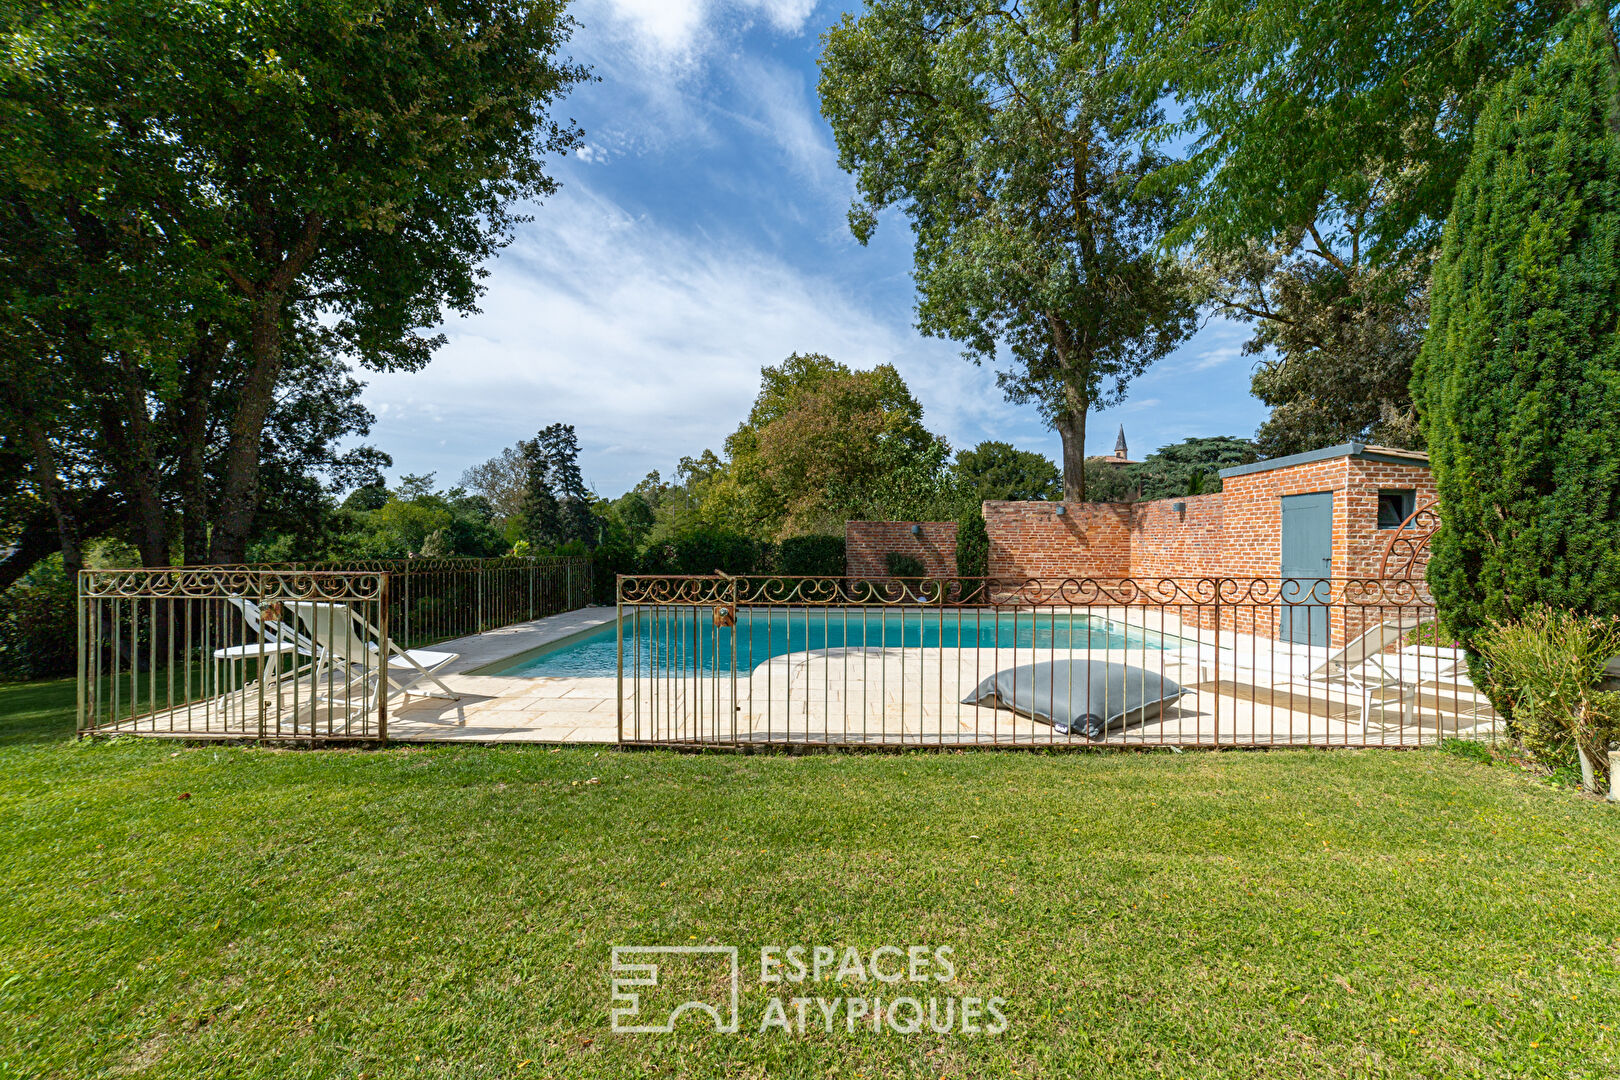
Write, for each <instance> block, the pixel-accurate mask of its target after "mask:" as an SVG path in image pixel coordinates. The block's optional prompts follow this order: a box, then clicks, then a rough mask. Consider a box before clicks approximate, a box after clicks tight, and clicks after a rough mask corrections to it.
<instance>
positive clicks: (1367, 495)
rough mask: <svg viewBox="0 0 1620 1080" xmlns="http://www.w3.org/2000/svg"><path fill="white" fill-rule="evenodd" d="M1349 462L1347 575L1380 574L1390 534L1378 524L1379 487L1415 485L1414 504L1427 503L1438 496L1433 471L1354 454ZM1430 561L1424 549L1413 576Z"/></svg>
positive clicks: (1417, 574) (1346, 491)
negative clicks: (1354, 456) (1415, 497)
mask: <svg viewBox="0 0 1620 1080" xmlns="http://www.w3.org/2000/svg"><path fill="white" fill-rule="evenodd" d="M1349 466H1350V468H1349V471H1348V473H1347V474H1346V478H1345V504H1346V506H1347V507H1348V508H1349V510H1350V513H1349V522H1350V524H1349V526H1348V528H1347V529H1346V545H1345V576H1347V577H1377V576H1378V564H1379V563H1380V562H1382V561H1383V558H1384V548H1385V546H1386V545H1387V544H1388V543H1389V538H1390V536H1391V533H1390V531H1389V530H1387V529H1380V528H1378V491H1379V489H1380V488H1410V489H1413V490H1415V491H1416V492H1417V501H1416V503H1415V504H1414V505H1416V506H1418V507H1423V506H1427V505H1428V504H1429V503H1432V502H1434V500H1435V498H1436V492H1435V489H1434V474H1433V473H1431V472H1430V471H1429V470H1428V469H1425V468H1423V467H1422V466H1418V465H1397V464H1394V463H1393V462H1388V461H1366V460H1360V459H1356V458H1351V459H1350V460H1349ZM1335 524H1337V522H1335ZM1404 561H1405V560H1402V565H1403V566H1404ZM1427 564H1428V552H1427V549H1425V551H1424V554H1423V557H1422V558H1421V559H1420V560H1419V562H1418V565H1417V566H1416V567H1415V568H1414V570H1413V573H1412V576H1414V577H1422V576H1423V569H1424V567H1425V566H1426V565H1427ZM1335 572H1337V571H1335Z"/></svg>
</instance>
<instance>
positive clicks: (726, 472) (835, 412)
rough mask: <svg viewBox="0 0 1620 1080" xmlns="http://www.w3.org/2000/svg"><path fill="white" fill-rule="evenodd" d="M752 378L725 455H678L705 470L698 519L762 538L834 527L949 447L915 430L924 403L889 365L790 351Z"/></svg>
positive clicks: (935, 467) (927, 467)
mask: <svg viewBox="0 0 1620 1080" xmlns="http://www.w3.org/2000/svg"><path fill="white" fill-rule="evenodd" d="M760 383H761V385H760V391H759V395H758V397H756V398H755V399H754V405H753V408H752V409H750V410H749V413H748V418H747V419H746V420H744V421H743V423H742V424H741V425H739V426H738V428H737V430H736V431H735V432H733V433H732V434H731V435H730V436H728V437H727V439H726V442H725V451H726V459H725V461H724V462H722V461H721V460H720V459H719V458H717V457H715V456H714V455H713V454H709V453H708V452H705V458H704V459H702V460H701V461H693V462H691V463H690V467H688V463H685V462H683V472H686V471H700V472H701V473H702V474H703V475H701V477H698V478H696V483H697V486H698V487H699V488H700V489H701V500H702V509H701V511H700V512H701V515H702V517H703V519H704V520H706V521H709V522H711V523H713V524H720V525H727V526H730V527H732V528H734V529H737V530H738V531H740V532H742V533H746V534H748V535H755V536H758V537H760V538H761V539H767V540H775V539H778V538H780V537H783V536H791V535H794V534H796V533H804V532H820V531H825V530H827V529H831V528H834V527H835V526H836V528H837V529H838V530H840V531H841V530H842V528H843V521H844V516H845V515H848V514H852V513H860V512H863V511H866V512H870V510H869V507H870V505H871V502H870V500H871V498H872V497H873V496H874V495H875V494H877V493H880V492H882V491H885V490H890V489H894V488H897V487H898V488H900V489H902V490H904V489H906V488H907V486H908V485H915V484H916V483H917V482H918V476H917V474H918V473H919V472H920V473H921V474H923V475H924V476H925V477H926V478H932V477H933V476H934V475H935V474H937V473H939V472H940V471H941V470H942V469H943V467H944V463H945V457H946V455H947V454H948V448H947V447H946V446H945V444H944V442H943V441H942V440H940V439H939V438H937V437H936V436H934V435H933V434H931V433H930V432H929V431H928V430H927V429H926V428H924V427H923V423H922V406H921V405H919V404H918V403H917V399H916V398H914V397H912V395H911V391H910V389H909V388H907V386H906V384H905V380H903V379H902V378H901V377H900V373H899V372H898V371H896V370H895V369H894V367H893V366H891V365H889V364H880V365H878V366H877V367H875V368H872V369H871V370H869V371H856V370H853V369H851V368H849V367H848V366H847V365H845V364H841V363H839V362H838V361H836V360H833V359H831V358H830V357H826V356H822V355H820V354H815V353H807V354H803V355H801V354H798V353H795V354H793V355H792V356H789V357H788V358H787V359H786V360H784V361H783V362H782V363H781V364H779V365H776V366H768V367H765V368H763V369H762V370H761V372H760ZM889 501H891V502H892V501H893V500H892V499H891V500H889Z"/></svg>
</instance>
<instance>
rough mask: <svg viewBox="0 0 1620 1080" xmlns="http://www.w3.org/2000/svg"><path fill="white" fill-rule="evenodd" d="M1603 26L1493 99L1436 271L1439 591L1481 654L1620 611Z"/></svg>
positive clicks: (1594, 21) (1433, 367)
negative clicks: (1487, 645)
mask: <svg viewBox="0 0 1620 1080" xmlns="http://www.w3.org/2000/svg"><path fill="white" fill-rule="evenodd" d="M1605 14H1606V9H1605V8H1602V7H1595V8H1593V9H1591V10H1590V11H1589V12H1585V13H1583V14H1581V15H1579V16H1572V17H1571V19H1570V23H1569V25H1570V27H1571V29H1570V33H1569V35H1568V37H1567V38H1566V39H1565V40H1564V41H1562V42H1560V43H1558V44H1556V45H1554V46H1553V47H1552V48H1551V49H1550V50H1549V51H1548V52H1547V53H1546V55H1545V56H1544V57H1543V58H1542V59H1541V61H1540V62H1539V64H1537V65H1536V66H1535V67H1534V68H1533V69H1531V68H1524V69H1521V70H1520V71H1518V72H1517V73H1516V74H1514V75H1513V77H1512V78H1510V79H1508V80H1507V81H1506V82H1504V83H1502V84H1501V86H1500V87H1499V88H1498V89H1497V90H1496V91H1495V93H1494V95H1493V96H1492V98H1491V100H1490V102H1489V104H1488V105H1487V106H1486V108H1485V111H1484V113H1483V114H1482V115H1481V117H1480V119H1479V122H1478V124H1477V125H1476V127H1475V134H1474V145H1473V150H1472V155H1471V157H1470V158H1469V162H1468V167H1467V170H1466V172H1465V173H1464V175H1463V177H1462V179H1461V181H1460V182H1459V184H1458V186H1457V192H1456V201H1455V203H1454V204H1453V207H1452V211H1451V216H1450V218H1449V219H1448V220H1447V222H1446V226H1445V235H1444V244H1443V247H1442V251H1441V254H1440V257H1439V260H1438V262H1437V263H1436V264H1435V269H1434V275H1433V285H1432V294H1431V295H1432V311H1431V318H1430V322H1429V330H1428V333H1427V335H1426V337H1425V339H1424V343H1423V350H1422V353H1421V354H1420V356H1419V358H1418V362H1417V366H1416V368H1415V369H1414V374H1413V380H1412V391H1413V399H1414V401H1415V402H1416V404H1417V407H1418V410H1419V413H1420V415H1421V417H1422V421H1423V426H1424V432H1425V435H1426V437H1427V442H1428V447H1429V453H1430V455H1431V458H1432V461H1433V466H1434V478H1435V485H1436V488H1437V489H1438V493H1439V497H1440V502H1441V504H1442V506H1443V507H1444V519H1445V520H1444V525H1443V526H1442V528H1441V529H1440V531H1439V533H1437V534H1436V536H1435V537H1434V541H1433V544H1432V557H1431V559H1430V561H1429V567H1428V579H1429V584H1430V585H1431V587H1432V588H1433V591H1434V596H1435V599H1436V601H1437V602H1438V603H1439V606H1440V611H1441V613H1442V616H1443V617H1444V620H1445V623H1446V626H1447V627H1448V628H1449V629H1450V630H1452V631H1453V632H1455V633H1456V634H1457V636H1458V637H1459V638H1460V639H1461V640H1462V642H1463V643H1464V644H1465V645H1467V646H1469V647H1470V648H1471V649H1472V650H1473V651H1474V652H1476V653H1477V652H1479V651H1480V650H1479V649H1478V648H1477V647H1476V644H1475V643H1476V637H1477V636H1480V635H1482V634H1483V633H1485V632H1486V628H1487V627H1489V626H1490V625H1491V623H1492V622H1493V621H1495V620H1512V619H1516V618H1519V617H1521V616H1523V615H1525V613H1526V612H1527V610H1528V609H1529V608H1530V607H1531V606H1532V605H1535V604H1549V605H1552V606H1554V607H1557V608H1560V609H1563V610H1568V611H1585V612H1591V613H1594V614H1617V613H1620V514H1617V513H1616V510H1615V508H1616V506H1617V505H1620V424H1616V423H1615V422H1614V419H1613V418H1614V417H1615V416H1616V415H1617V414H1620V137H1617V136H1616V135H1615V134H1614V133H1613V132H1612V130H1611V128H1610V122H1609V115H1608V113H1609V102H1610V100H1611V95H1612V93H1613V91H1612V88H1611V84H1610V78H1611V73H1612V65H1613V59H1612V58H1613V53H1614V46H1613V43H1612V39H1610V38H1609V37H1608V32H1607V27H1606V25H1605V18H1604V16H1605ZM1604 417H1608V418H1609V419H1607V420H1605V419H1603V418H1604ZM1542 625H1546V624H1545V623H1543V624H1542ZM1480 674H1481V675H1482V676H1483V673H1480ZM1485 678H1486V679H1487V681H1488V676H1487V677H1485ZM1476 681H1478V680H1476ZM1482 685H1483V684H1482Z"/></svg>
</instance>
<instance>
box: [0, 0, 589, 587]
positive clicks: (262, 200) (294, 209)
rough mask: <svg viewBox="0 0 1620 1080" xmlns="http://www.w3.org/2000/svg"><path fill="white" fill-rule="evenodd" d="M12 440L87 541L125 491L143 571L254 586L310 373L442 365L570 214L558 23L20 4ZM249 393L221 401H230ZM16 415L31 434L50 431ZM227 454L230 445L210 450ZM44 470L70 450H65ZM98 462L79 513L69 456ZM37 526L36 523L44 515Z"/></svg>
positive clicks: (553, 17)
mask: <svg viewBox="0 0 1620 1080" xmlns="http://www.w3.org/2000/svg"><path fill="white" fill-rule="evenodd" d="M0 20H3V23H4V25H3V27H0V31H3V35H4V36H3V41H4V44H3V46H0V48H4V50H5V57H4V61H5V62H4V63H3V64H0V69H3V71H4V75H3V76H0V122H3V123H4V124H5V125H6V127H7V130H8V137H7V138H6V139H5V140H4V141H3V143H0V213H4V214H5V215H6V229H5V233H6V236H7V240H6V242H5V247H4V249H3V251H0V259H3V260H4V266H5V269H6V270H7V272H8V274H7V276H8V284H9V287H10V290H11V292H10V295H9V296H8V298H7V299H8V302H10V303H11V304H12V307H11V308H10V312H11V314H9V315H8V317H7V319H6V325H5V327H4V331H5V333H6V336H7V339H8V343H10V342H16V343H20V344H21V345H22V346H23V348H22V350H21V351H20V352H19V353H17V354H15V355H14V356H13V357H12V358H11V361H10V362H11V363H12V364H14V365H16V366H17V367H18V368H19V369H20V370H19V371H18V372H17V374H18V375H19V376H20V377H19V378H18V379H16V380H15V383H14V385H15V386H17V387H18V388H19V389H18V392H17V393H16V394H14V395H13V397H12V399H11V400H10V401H9V402H8V403H7V405H6V406H5V407H4V412H3V414H0V419H3V421H4V423H5V428H4V434H5V438H6V440H7V442H8V444H10V443H11V442H13V441H15V442H17V443H19V444H21V445H23V446H24V447H26V448H27V449H28V452H29V473H30V478H31V486H32V488H33V490H34V491H35V492H37V494H38V498H39V500H40V501H41V503H42V504H44V507H48V508H49V509H50V510H51V511H52V512H53V513H54V514H55V516H56V517H58V518H61V517H63V515H64V514H65V515H66V516H67V517H68V518H69V519H73V518H75V517H77V519H78V520H68V521H67V522H66V524H63V525H62V526H61V527H60V528H59V529H58V532H59V534H60V537H61V539H62V544H63V550H64V554H67V553H68V551H69V548H70V546H71V545H70V541H77V540H78V539H79V538H81V537H82V535H83V534H84V533H85V532H86V530H87V529H91V528H94V527H96V525H97V524H98V523H96V522H90V521H87V520H85V507H86V506H87V505H88V503H89V501H90V500H91V499H92V498H93V497H94V496H95V494H96V493H97V492H98V491H102V490H108V489H110V490H112V491H114V492H116V494H117V500H118V501H119V502H120V503H122V504H123V505H125V506H127V507H128V508H129V509H128V512H127V514H126V521H125V526H126V528H127V529H128V530H129V531H130V533H131V534H132V535H133V538H134V539H135V540H136V542H137V544H138V546H139V547H140V549H141V553H142V558H143V560H145V561H146V562H148V563H163V562H166V561H168V558H169V557H170V553H171V552H172V550H173V548H174V542H173V537H171V536H170V535H169V529H170V521H171V520H172V518H173V516H174V514H173V507H175V506H178V508H179V510H180V517H181V519H182V526H181V532H182V535H183V544H182V546H183V549H184V550H183V554H184V557H185V558H186V559H188V560H192V561H195V560H197V559H200V558H203V557H207V558H210V559H212V560H214V561H225V562H234V561H239V560H240V559H242V558H243V557H244V555H245V553H246V549H247V544H248V540H249V537H250V535H251V533H252V530H253V526H254V517H255V512H256V510H257V507H258V505H259V502H260V499H261V479H262V462H263V460H264V458H265V450H266V446H265V437H266V423H267V421H268V420H269V418H270V417H271V416H272V414H273V412H274V410H275V408H276V404H277V400H278V395H279V394H281V393H282V392H283V389H284V387H285V386H286V384H287V378H288V376H289V372H291V371H293V370H294V369H296V368H298V367H299V366H300V364H302V363H304V362H305V361H304V360H302V359H301V358H302V357H315V356H326V357H336V356H341V357H344V358H345V359H347V360H349V361H352V362H357V363H359V364H360V365H363V366H365V367H369V368H372V369H375V370H387V369H411V368H416V367H420V366H421V365H422V364H424V363H426V362H427V360H428V358H429V357H430V356H431V354H432V351H433V349H434V347H435V346H436V344H437V343H438V340H439V339H438V338H436V337H435V336H433V335H432V334H431V328H432V327H433V326H434V325H436V324H437V322H438V321H439V320H440V318H441V317H442V314H443V312H444V311H445V310H446V309H450V310H456V311H462V312H466V311H471V310H474V305H475V302H476V299H477V297H478V294H479V292H480V289H481V286H480V285H479V279H480V278H481V277H482V275H483V274H484V270H483V269H482V264H483V263H484V262H485V261H486V260H487V259H488V258H489V257H490V256H491V255H492V254H493V253H494V252H495V251H496V250H497V249H498V248H499V247H501V246H502V245H503V244H504V243H505V242H506V241H507V240H508V239H509V238H510V236H511V233H512V229H513V227H514V225H515V224H516V223H517V222H518V221H520V220H522V219H521V216H520V214H519V210H520V208H521V206H522V205H523V204H524V203H525V202H526V201H529V200H534V199H537V198H540V197H542V196H544V195H546V194H547V193H549V192H550V191H551V190H552V189H553V187H554V182H553V180H552V179H551V178H550V177H549V176H548V175H547V173H546V171H545V162H546V156H547V155H548V154H555V153H562V152H565V151H566V150H567V149H569V148H570V147H571V146H573V145H574V144H575V143H576V141H577V140H578V138H579V134H578V132H577V130H576V129H575V128H574V127H573V126H572V125H571V124H568V123H559V122H557V121H555V120H553V119H551V118H550V117H549V115H548V110H549V109H550V108H551V107H552V106H553V105H554V104H555V103H556V102H557V100H558V99H559V98H560V96H561V95H562V94H564V93H565V92H566V91H567V90H568V89H569V88H570V87H571V86H572V85H573V84H574V83H576V82H578V81H579V80H580V79H581V78H583V77H584V73H583V72H582V71H581V69H579V68H578V67H577V66H575V65H573V64H571V63H569V62H567V61H566V60H565V59H562V58H560V55H559V53H560V50H561V48H562V47H563V45H564V43H565V42H566V40H567V37H568V34H569V32H570V29H571V26H572V24H571V22H570V20H569V19H568V18H567V16H566V15H565V14H564V12H563V5H562V4H561V3H560V2H557V0H517V2H503V0H451V2H449V3H444V4H435V5H431V6H426V7H424V6H421V5H416V4H406V3H400V2H395V0H359V2H346V0H345V2H340V0H271V2H269V3H264V4H254V5H247V4H240V3H235V2H228V0H206V2H200V3H191V4H180V5H176V4H165V3H159V2H156V0H112V2H109V3H98V4H88V3H70V4H66V5H51V6H49V7H40V6H34V5H21V4H7V5H5V6H4V7H0ZM226 390H228V392H222V391H226ZM21 418H31V421H30V422H31V423H32V424H33V426H34V427H35V428H37V429H38V430H37V431H35V430H33V429H31V428H30V426H29V423H25V422H23V420H22V419H21ZM210 432H214V433H217V438H215V439H213V440H210V439H209V438H208V436H209V433H210ZM46 451H50V453H47V452H46ZM74 455H77V456H79V457H81V458H83V457H90V458H93V459H95V460H96V461H99V462H101V463H102V465H101V467H100V468H99V469H96V470H91V473H92V475H87V476H85V477H83V478H82V479H83V483H84V484H87V485H88V487H84V488H82V489H81V490H78V491H74V492H69V491H67V490H66V489H67V486H68V485H67V483H66V479H65V476H66V474H65V467H64V464H63V461H62V459H63V458H64V457H71V456H74ZM42 509H43V508H42Z"/></svg>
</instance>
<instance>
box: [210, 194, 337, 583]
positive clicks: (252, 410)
mask: <svg viewBox="0 0 1620 1080" xmlns="http://www.w3.org/2000/svg"><path fill="white" fill-rule="evenodd" d="M320 236H321V219H320V217H319V216H318V215H316V214H308V215H306V216H305V218H304V224H303V227H302V231H301V232H300V235H299V237H298V239H297V240H296V241H295V242H294V243H293V245H292V247H291V249H290V250H289V251H288V252H287V255H286V257H285V258H283V259H282V260H281V262H279V263H278V264H277V265H276V267H275V269H274V270H273V271H272V272H271V273H270V274H269V276H268V278H267V279H265V280H264V281H263V282H262V283H260V284H253V283H250V282H245V281H242V280H240V279H238V286H239V287H241V288H243V291H244V292H246V293H247V294H248V296H249V297H250V298H251V299H252V302H253V307H252V311H251V314H250V315H249V323H248V340H247V352H248V356H247V361H248V377H247V381H246V382H245V383H244V384H243V386H242V393H241V396H240V397H239V398H238V399H237V404H236V413H235V415H234V416H232V417H231V424H230V438H229V441H228V442H227V444H226V447H225V484H224V490H223V491H222V492H221V494H220V499H219V513H218V517H217V518H216V520H215V522H214V533H213V537H212V544H211V549H212V550H211V558H212V561H214V562H216V563H240V562H244V561H246V559H247V544H248V537H249V536H250V534H251V533H252V530H253V515H254V512H255V511H256V510H257V509H258V507H259V455H260V452H261V450H262V448H263V442H264V421H265V418H266V417H267V416H269V415H270V407H271V405H273V404H274V403H275V394H276V383H277V382H278V381H279V380H280V378H281V365H282V355H283V347H284V344H285V342H284V340H283V335H284V333H285V332H286V327H285V325H284V323H285V319H286V309H287V297H288V296H289V295H290V294H291V290H292V286H293V282H294V281H296V280H297V278H298V275H299V274H301V273H303V272H304V269H305V268H306V267H308V266H309V263H310V260H311V259H313V258H314V257H315V251H316V249H317V246H318V245H319V242H320ZM260 247H261V248H263V249H264V250H267V251H274V250H278V249H279V248H280V247H281V244H280V242H279V238H277V237H275V236H273V235H265V236H264V237H262V238H261V243H260Z"/></svg>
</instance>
